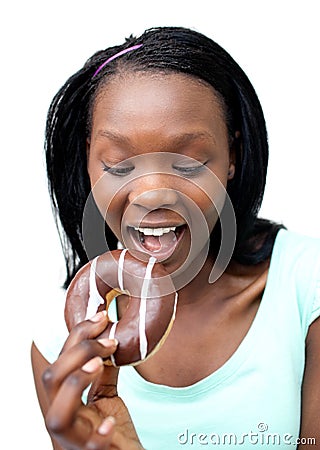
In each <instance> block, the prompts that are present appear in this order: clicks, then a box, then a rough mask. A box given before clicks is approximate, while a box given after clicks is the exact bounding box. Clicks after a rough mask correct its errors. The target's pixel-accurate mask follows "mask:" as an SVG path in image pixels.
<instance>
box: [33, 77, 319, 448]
mask: <svg viewBox="0 0 320 450" xmlns="http://www.w3.org/2000/svg"><path fill="white" fill-rule="evenodd" d="M237 135H238V136H239V134H238V133H237ZM87 147H88V173H89V176H90V181H91V185H92V186H94V185H96V183H97V182H98V180H100V179H101V177H102V176H104V175H105V174H106V166H108V167H110V166H114V165H116V164H118V163H121V167H122V170H123V169H125V171H129V172H127V173H130V174H131V175H130V176H132V175H134V171H135V170H136V171H139V170H140V171H145V172H149V171H150V165H148V162H149V161H150V158H149V156H148V155H152V154H154V153H158V152H162V153H167V154H168V157H169V154H172V153H174V154H176V155H178V156H179V157H180V156H181V155H182V156H183V157H188V158H192V159H191V160H190V161H191V162H190V161H189V160H188V164H189V163H190V164H189V165H188V167H189V168H190V167H191V172H192V170H193V169H192V167H194V170H195V172H194V174H193V175H192V177H190V175H189V173H190V172H188V176H181V173H182V172H181V171H180V169H181V167H180V166H179V167H178V169H177V168H176V165H175V168H174V169H173V171H169V172H168V173H159V170H161V168H159V167H152V171H154V172H156V173H154V174H153V175H146V176H145V177H139V176H137V177H136V178H135V177H134V176H133V177H132V179H131V180H130V183H128V184H127V185H125V180H126V178H125V177H126V176H128V175H125V176H123V173H121V174H120V173H117V172H113V173H110V172H108V173H107V175H106V176H107V177H109V180H113V185H119V186H121V183H122V184H123V185H124V187H123V188H122V189H120V190H119V191H117V192H116V194H115V192H114V191H112V192H106V191H105V190H103V192H104V193H105V195H106V197H108V196H109V200H110V199H111V200H110V204H108V216H107V221H108V224H109V226H110V227H111V229H112V230H113V232H114V233H115V235H116V236H117V237H118V239H120V240H121V228H120V225H121V222H123V221H125V225H132V221H133V220H135V219H134V218H136V217H138V218H139V220H141V222H139V223H140V224H142V225H144V226H146V227H147V226H152V225H153V226H155V227H166V226H171V225H179V224H181V223H182V222H183V221H184V215H183V214H184V208H187V207H188V205H186V204H184V199H183V197H181V196H180V195H179V192H182V193H183V194H184V195H185V196H187V197H188V198H191V199H192V200H193V201H194V202H195V203H196V204H197V205H198V207H199V208H200V209H201V211H202V213H203V216H204V217H205V220H206V222H207V224H208V228H209V230H210V231H212V230H213V229H214V225H215V223H216V216H215V214H214V212H213V210H212V205H211V203H210V201H209V198H208V196H207V195H206V194H205V193H204V192H203V190H201V189H200V188H199V189H198V188H197V186H195V183H196V185H198V186H200V187H201V186H208V183H207V179H206V176H207V175H206V174H207V171H204V172H201V171H200V172H197V170H198V169H196V168H195V167H196V166H197V164H201V165H202V164H204V165H205V166H206V167H207V168H208V169H209V171H210V172H211V173H214V174H215V176H216V177H217V178H218V179H219V181H220V183H221V185H222V186H224V187H226V186H227V183H228V181H229V180H231V179H232V178H233V176H234V173H235V170H236V160H235V149H234V147H233V140H232V137H231V138H230V136H228V133H227V128H226V124H225V117H224V111H223V105H222V104H221V101H219V98H218V97H217V95H216V94H215V92H214V91H213V89H212V88H211V87H208V86H207V85H205V84H204V83H200V82H198V81H196V80H194V79H192V78H191V77H188V76H185V75H177V74H170V75H152V76H151V75H150V74H143V73H142V74H141V73H138V74H127V75H125V76H122V77H119V78H113V79H112V80H111V81H110V82H108V84H107V85H106V86H105V87H104V88H103V89H102V91H101V93H100V95H99V96H98V97H97V100H96V102H95V105H94V111H93V120H92V130H91V135H90V138H89V139H88V142H87ZM141 156H144V157H143V158H141ZM137 157H138V159H135V158H137ZM131 158H133V159H131ZM151 160H152V159H151ZM128 161H129V162H128ZM144 161H145V162H144ZM179 161H180V160H179ZM144 164H145V165H144ZM174 171H176V172H177V173H176V172H174ZM139 173H141V172H139ZM177 174H178V175H180V176H178V177H177V176H176V175H177ZM108 185H110V182H109V184H107V185H106V186H108ZM159 188H161V191H159V190H158V189H159ZM163 188H165V189H163ZM144 192H151V193H152V195H150V196H141V195H140V194H141V193H144ZM211 194H212V195H216V196H219V195H220V197H221V198H220V199H218V201H219V200H220V201H223V197H222V194H221V193H217V192H215V191H214V192H212V193H211ZM99 196H100V197H99ZM113 196H114V198H112V197H113ZM109 200H108V201H109ZM97 201H98V203H99V201H100V202H101V204H103V202H104V201H105V199H104V198H102V196H101V194H100V193H99V192H98V193H97ZM128 206H130V208H128V210H127V212H128V213H127V214H126V215H125V216H124V212H125V211H126V208H127V207H128ZM192 233H194V230H192V229H188V230H187V232H185V233H184V235H183V237H182V239H181V241H180V242H179V243H178V245H177V247H176V248H175V250H174V252H173V254H172V255H171V256H170V257H169V258H168V259H167V260H165V261H164V262H163V263H164V265H165V266H166V268H167V270H168V271H169V272H170V273H174V271H175V270H176V269H177V268H178V267H179V266H180V265H181V262H183V261H185V260H186V258H187V252H186V248H188V246H189V244H190V242H191V238H192ZM200 252H201V248H199V254H200ZM196 258H197V255H195V259H196ZM213 262H214V259H213V257H212V256H208V257H207V260H206V262H205V264H204V266H203V268H202V269H201V271H200V272H199V273H198V275H197V276H196V277H195V278H194V279H193V280H191V281H190V282H189V283H188V284H187V285H186V286H185V287H183V288H182V289H180V290H179V303H178V311H177V316H176V320H175V323H174V326H173V328H172V331H171V333H170V334H169V337H168V339H167V340H166V342H165V343H164V345H163V346H162V347H161V349H160V350H159V351H158V352H157V353H156V354H155V355H154V356H153V357H152V358H150V359H149V360H147V361H146V362H144V363H142V364H140V365H139V366H138V367H137V368H136V369H137V371H138V372H139V373H140V374H141V376H142V377H144V378H145V379H146V380H149V381H151V382H153V383H160V384H165V385H168V386H188V385H190V384H193V383H195V382H196V381H199V380H200V379H202V378H204V377H206V376H208V375H209V374H210V373H212V372H214V371H215V370H217V369H218V368H219V367H221V366H222V365H223V364H224V363H225V362H226V361H227V360H228V359H229V358H230V356H231V355H232V354H233V353H234V352H235V351H236V349H237V347H238V346H239V344H240V343H241V341H242V340H243V338H244V336H245V335H246V333H247V332H248V330H249V328H250V325H251V324H252V321H253V319H254V317H255V315H256V313H257V310H258V308H259V304H260V300H261V297H262V294H263V290H264V287H265V283H266V280H267V274H268V267H269V261H266V262H264V263H261V264H258V265H256V266H242V265H240V264H238V263H236V262H234V261H232V260H231V261H230V264H229V265H228V267H227V269H226V270H225V271H224V273H223V274H222V275H221V277H220V278H219V279H218V280H217V281H216V282H215V283H213V284H210V283H209V282H208V277H209V273H210V270H211V267H212V264H213ZM124 308H125V299H124V298H122V299H121V300H119V304H118V310H119V311H118V312H119V316H120V317H121V314H122V312H123V310H124ZM106 320H107V319H106V318H105V317H100V321H96V322H92V321H85V322H83V323H81V324H79V325H77V326H76V327H75V329H74V330H72V331H71V333H70V336H69V338H68V340H67V342H66V344H65V346H64V349H63V351H62V354H61V356H60V357H59V358H58V360H57V362H56V363H54V364H53V365H51V366H50V365H49V364H48V363H47V362H46V360H45V359H44V358H43V356H42V355H41V354H40V353H39V351H38V350H37V349H36V348H35V346H33V349H32V357H33V367H34V374H35V380H36V386H37V390H38V396H39V400H40V404H41V407H42V411H43V414H44V416H45V417H46V423H47V427H48V429H49V432H50V434H51V436H52V438H53V442H54V448H55V449H60V448H67V449H83V448H92V449H109V448H110V449H121V450H122V449H123V450H124V449H128V450H130V449H131V450H136V449H141V448H142V447H141V444H140V443H139V440H138V437H137V435H136V432H135V429H134V425H133V424H132V421H131V419H130V416H129V413H128V411H127V409H126V407H125V405H124V403H123V402H122V400H121V399H120V398H119V397H117V396H116V379H117V370H116V369H114V368H113V367H105V366H102V364H101V361H102V360H101V358H106V357H107V356H109V355H110V354H111V353H113V352H114V351H115V349H116V346H115V345H114V343H113V342H112V341H103V344H104V345H102V344H101V343H99V342H97V341H96V337H98V336H99V334H100V333H101V332H102V331H103V329H104V327H105V325H106ZM198 324H201V326H199V325H198ZM319 328H320V321H319V320H317V321H315V322H314V323H313V324H312V325H311V327H310V329H309V333H308V337H307V345H306V352H307V363H306V370H305V378H304V384H303V402H302V405H303V406H302V428H301V435H302V436H312V437H316V438H318V442H320V432H319V427H318V426H317V424H318V423H319V419H320V387H319V382H318V380H319V379H320V363H319V358H318V356H317V355H318V354H319V350H320V329H319ZM226 336H228V339H226ZM182 343H183V344H182ZM199 348H201V352H199V351H198V350H199ZM65 354H67V355H68V357H65V356H64V355H65ZM209 354H210V357H209ZM97 356H98V357H99V358H98V359H94V360H93V362H91V363H90V364H91V368H90V366H89V369H90V370H91V371H90V373H88V368H86V366H85V368H86V370H84V369H83V365H84V364H85V363H86V362H87V361H89V360H92V358H94V357H97ZM186 360H188V361H189V364H188V365H187V366H186V364H185V361H186ZM48 367H49V371H47V372H45V373H44V375H42V374H43V372H44V370H45V369H46V368H48ZM160 368H161V369H160ZM41 376H42V378H43V381H41ZM70 376H71V381H74V380H76V381H77V384H76V385H77V388H76V389H75V383H72V382H70ZM92 381H94V384H93V388H92V389H91V393H90V395H89V402H88V405H87V406H84V405H83V404H82V403H81V401H80V398H81V393H82V390H83V389H84V388H85V387H86V386H87V385H88V384H89V383H90V382H92ZM110 397H111V398H110ZM67 398H68V399H69V404H70V405H71V406H70V408H69V409H68V410H67V411H65V413H64V415H63V416H62V415H61V408H59V401H62V399H63V402H64V404H66V403H67V402H66V399H67ZM110 415H111V416H113V417H115V419H116V424H114V423H113V422H110V421H107V423H106V425H105V429H106V432H105V434H101V433H99V431H98V429H99V427H100V426H101V423H102V421H103V418H106V417H108V416H110ZM298 448H299V447H298ZM303 448H304V449H306V448H308V446H305V445H304V446H303ZM310 448H311V447H310ZM312 448H315V446H312Z"/></svg>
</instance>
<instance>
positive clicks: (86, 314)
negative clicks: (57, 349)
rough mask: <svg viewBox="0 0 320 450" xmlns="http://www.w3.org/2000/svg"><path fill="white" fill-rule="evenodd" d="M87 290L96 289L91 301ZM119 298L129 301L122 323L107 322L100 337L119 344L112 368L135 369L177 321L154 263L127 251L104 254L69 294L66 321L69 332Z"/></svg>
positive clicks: (164, 276) (171, 292)
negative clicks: (129, 366) (125, 366)
mask: <svg viewBox="0 0 320 450" xmlns="http://www.w3.org/2000/svg"><path fill="white" fill-rule="evenodd" d="M90 277H91V279H90ZM90 285H91V289H92V286H93V285H94V286H96V289H97V293H96V295H95V296H94V295H93V294H94V293H92V292H90ZM119 295H125V296H127V300H128V302H127V307H126V309H125V311H124V313H123V314H122V317H121V318H120V320H118V321H117V322H112V321H111V320H110V319H109V323H108V326H107V328H106V329H105V331H104V332H103V333H102V334H101V336H100V337H109V338H110V339H113V338H116V339H117V340H118V342H119V345H118V347H117V350H116V352H115V353H114V355H112V356H111V362H112V364H113V365H114V366H116V367H120V366H124V365H137V364H139V363H140V362H142V361H145V360H146V359H147V358H148V357H149V356H150V355H152V354H153V353H155V352H156V351H157V350H158V349H159V348H160V346H161V345H162V344H163V342H164V340H165V339H166V337H167V335H168V333H169V331H170V329H171V327H172V324H173V321H174V319H175V312H176V305H177V293H176V292H175V288H174V286H173V283H172V280H171V278H170V276H169V274H168V272H167V271H166V270H165V268H164V267H163V265H162V264H161V263H158V262H157V261H156V259H155V258H153V257H150V256H149V255H145V254H143V253H139V252H134V254H133V252H131V251H130V252H129V251H127V250H126V249H125V250H114V251H110V252H106V253H104V254H103V255H100V256H99V257H97V258H96V259H95V260H94V261H92V262H89V263H87V264H86V265H85V266H84V267H82V268H81V269H80V270H79V272H78V273H77V274H76V276H75V277H74V279H73V280H72V282H71V284H70V286H69V288H68V291H67V297H66V304H65V321H66V324H67V327H68V330H69V331H70V330H71V329H72V328H73V327H74V326H75V325H76V324H77V323H79V322H81V321H83V320H85V319H89V318H90V317H92V316H93V315H94V314H95V313H96V312H97V311H98V310H103V309H104V308H105V309H106V310H107V312H108V309H109V306H110V303H111V302H112V300H113V299H114V298H115V297H117V296H119Z"/></svg>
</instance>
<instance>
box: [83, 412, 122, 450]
mask: <svg viewBox="0 0 320 450" xmlns="http://www.w3.org/2000/svg"><path fill="white" fill-rule="evenodd" d="M114 432H115V419H114V418H113V417H107V418H106V419H104V420H103V421H102V422H101V423H100V425H99V426H98V428H97V429H96V431H95V432H94V433H93V434H92V436H91V438H90V440H89V441H88V442H87V444H86V446H85V449H86V450H106V449H108V448H109V447H111V442H112V439H113V435H114ZM112 448H113V447H112ZM124 449H125V447H124Z"/></svg>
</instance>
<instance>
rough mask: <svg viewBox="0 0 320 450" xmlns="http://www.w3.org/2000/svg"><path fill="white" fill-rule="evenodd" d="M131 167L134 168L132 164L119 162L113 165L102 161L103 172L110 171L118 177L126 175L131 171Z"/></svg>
mask: <svg viewBox="0 0 320 450" xmlns="http://www.w3.org/2000/svg"><path fill="white" fill-rule="evenodd" d="M133 169H134V167H133V166H121V165H119V164H117V165H115V166H107V165H106V164H105V163H103V170H104V172H107V173H110V174H111V175H115V176H118V177H123V176H125V175H128V173H130V172H132V170H133Z"/></svg>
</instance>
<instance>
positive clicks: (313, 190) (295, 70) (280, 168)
mask: <svg viewBox="0 0 320 450" xmlns="http://www.w3.org/2000/svg"><path fill="white" fill-rule="evenodd" d="M3 5H6V6H2V7H1V9H2V11H0V16H1V19H0V20H1V26H0V30H1V31H0V32H1V71H0V73H1V122H0V123H1V159H0V161H1V169H2V170H1V177H0V179H1V194H2V199H1V202H2V205H1V206H2V215H1V238H2V239H1V250H2V270H1V274H2V280H1V285H2V298H1V307H2V315H1V322H2V323H1V327H0V329H1V355H2V358H1V372H0V373H1V385H2V395H1V397H2V402H1V409H2V413H3V416H4V418H5V423H3V419H2V422H1V423H2V426H1V429H2V432H1V433H2V436H1V443H2V442H4V441H6V442H8V444H6V448H8V449H29V448H30V449H31V448H32V449H41V450H46V449H50V448H51V447H50V443H49V440H48V438H47V435H46V432H45V431H44V427H43V425H42V419H41V416H40V413H39V410H38V406H37V401H36V398H35V394H34V388H33V382H32V376H31V369H30V362H29V349H30V343H31V339H32V336H33V333H34V329H35V327H36V323H37V322H38V321H42V323H50V322H51V321H52V320H53V318H52V316H51V315H50V304H51V303H52V302H54V301H56V298H57V296H58V295H59V294H58V286H59V284H60V283H61V282H62V279H63V259H62V253H61V250H60V244H59V240H58V236H57V233H56V230H55V225H54V222H53V219H52V216H51V209H50V203H49V197H48V194H47V187H46V178H45V170H44V158H43V135H44V125H45V116H46V111H47V108H48V106H49V103H50V101H51V99H52V97H53V95H54V94H55V92H56V91H57V90H58V89H59V87H60V86H61V85H62V84H63V83H64V81H65V80H66V79H67V77H68V76H69V75H71V74H72V73H74V72H75V71H76V70H77V69H78V68H79V67H80V66H81V65H82V64H83V63H84V61H85V60H86V59H87V57H89V56H91V54H92V53H94V52H95V51H96V50H99V49H102V48H105V47H108V46H110V45H115V44H118V43H121V42H123V40H124V38H125V37H126V36H129V35H130V34H131V33H133V34H140V33H141V32H142V31H143V30H144V29H145V28H150V27H152V26H159V25H181V26H186V27H191V28H194V29H196V30H198V31H200V32H203V33H204V34H207V35H208V36H209V37H211V38H213V39H215V40H216V41H217V42H218V43H220V45H222V46H223V47H224V48H225V49H226V50H228V51H229V52H230V53H231V55H232V56H233V57H234V58H235V59H236V60H237V61H238V63H239V64H240V65H241V66H242V68H243V69H244V70H245V72H246V73H247V74H248V76H249V78H250V79H251V81H252V83H253V85H254V86H255V88H256V91H257V93H258V95H259V97H260V100H261V103H262V106H263V109H264V112H265V116H266V120H267V125H268V132H269V142H270V165H269V174H268V182H267V188H266V195H265V199H264V203H263V207H262V210H261V214H260V215H261V216H263V217H267V218H270V219H273V220H276V221H280V222H283V223H284V224H285V225H286V226H287V227H288V228H290V229H291V230H295V231H298V232H301V233H304V234H308V235H311V236H316V237H320V217H319V216H320V214H319V188H318V187H319V178H320V173H319V163H320V156H319V151H320V145H319V105H320V89H319V85H318V83H319V80H320V70H319V62H318V61H319V53H320V52H319V38H320V31H319V23H318V18H319V14H318V12H317V8H318V2H317V1H316V0H315V1H311V0H303V1H300V2H298V1H293V0H291V1H289V0H288V1H286V0H282V1H281V0H273V1H272V0H261V1H257V0H252V1H250V0H241V1H237V0H235V1H232V0H213V1H205V0H197V1H189V2H187V1H186V0H183V1H173V0H170V1H167V0H161V1H160V0H159V1H156V2H155V1H152V0H149V1H147V0H145V1H138V0H136V1H128V0H121V1H117V0H113V1H108V0H105V1H99V0H90V1H88V0H86V1H80V0H78V1H72V0H69V1H68V0H55V1H41V2H40V1H38V2H37V1H35V0H30V1H22V0H21V1H14V0H11V1H10V2H3ZM39 305H40V306H39ZM1 445H2V444H1Z"/></svg>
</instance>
